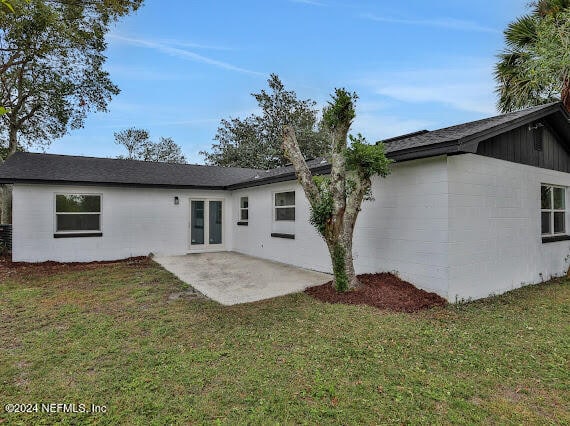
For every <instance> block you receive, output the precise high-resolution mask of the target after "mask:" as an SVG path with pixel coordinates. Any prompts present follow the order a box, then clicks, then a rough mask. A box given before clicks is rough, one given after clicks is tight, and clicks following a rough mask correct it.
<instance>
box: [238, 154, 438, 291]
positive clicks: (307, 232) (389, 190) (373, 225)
mask: <svg viewBox="0 0 570 426" xmlns="http://www.w3.org/2000/svg"><path fill="white" fill-rule="evenodd" d="M292 190H295V191H296V200H297V206H296V221H295V223H294V224H293V227H292V228H291V229H290V231H291V233H294V234H295V240H286V239H281V238H272V237H271V232H276V231H274V229H275V223H274V222H273V221H272V217H273V216H272V214H273V213H272V193H274V192H281V191H292ZM373 191H374V197H375V200H374V201H368V202H365V203H364V204H363V209H362V212H361V213H360V215H359V218H358V221H357V226H356V230H355V235H354V249H353V253H354V258H355V267H356V270H357V273H369V272H378V271H397V272H398V273H399V275H400V276H401V277H402V278H403V279H406V280H409V281H411V282H413V283H414V284H415V285H417V286H418V287H421V288H425V289H428V290H430V291H437V292H438V293H439V294H442V295H444V296H446V295H447V280H448V264H447V214H448V208H447V169H446V161H445V157H437V158H431V159H427V160H417V161H410V162H407V163H402V164H398V165H394V167H393V172H392V174H391V175H390V176H389V177H388V178H386V179H380V178H377V179H375V180H374V182H373ZM242 196H247V197H249V226H247V227H246V226H236V227H234V238H233V241H234V247H233V249H234V250H235V251H238V252H241V253H246V254H249V255H252V256H257V257H262V258H266V259H272V260H276V261H279V262H285V263H289V264H292V265H296V266H300V267H303V268H308V269H314V270H317V271H322V272H331V261H330V257H329V254H328V250H327V248H326V244H325V243H324V241H322V239H321V238H320V236H319V235H318V233H317V231H316V230H315V229H314V228H313V226H312V225H311V224H310V223H309V222H308V218H309V204H308V201H307V200H306V198H305V196H304V193H303V190H302V188H301V187H300V185H299V184H297V183H296V182H287V183H279V184H272V185H267V186H263V187H254V188H247V189H243V190H239V191H235V193H234V211H235V212H236V214H235V216H236V217H235V218H234V221H235V222H237V221H238V213H237V207H238V203H239V199H240V197H242Z"/></svg>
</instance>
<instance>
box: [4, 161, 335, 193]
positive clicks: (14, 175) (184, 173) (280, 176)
mask: <svg viewBox="0 0 570 426" xmlns="http://www.w3.org/2000/svg"><path fill="white" fill-rule="evenodd" d="M323 161H325V160H323V159H316V160H310V161H308V162H307V164H308V165H309V167H310V168H311V170H313V171H315V172H318V171H319V169H320V168H323V167H325V168H326V167H328V163H326V161H325V162H324V163H323ZM292 179H295V170H294V169H293V166H285V167H278V168H275V169H272V170H258V169H244V168H238V167H216V166H202V165H194V164H170V163H155V162H147V161H134V160H119V159H111V158H97V157H78V156H69V155H54V154H39V153H31V152H17V153H15V154H14V155H12V156H11V157H10V158H9V159H8V160H7V161H6V162H5V163H4V164H1V165H0V183H2V182H4V183H13V182H29V183H42V182H45V183H58V184H62V183H73V184H89V185H93V184H101V185H129V186H163V187H176V188H204V189H228V188H233V187H236V188H239V187H246V186H257V185H262V184H265V183H270V182H281V181H285V180H292Z"/></svg>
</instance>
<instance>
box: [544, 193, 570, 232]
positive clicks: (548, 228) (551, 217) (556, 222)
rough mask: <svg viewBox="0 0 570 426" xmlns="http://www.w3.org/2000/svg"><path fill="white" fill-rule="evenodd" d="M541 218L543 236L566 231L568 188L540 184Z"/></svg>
mask: <svg viewBox="0 0 570 426" xmlns="http://www.w3.org/2000/svg"><path fill="white" fill-rule="evenodd" d="M540 219H541V220H540V223H541V233H542V236H543V237H548V236H555V235H561V234H565V233H566V188H564V187H561V186H554V185H544V184H543V185H541V186H540Z"/></svg>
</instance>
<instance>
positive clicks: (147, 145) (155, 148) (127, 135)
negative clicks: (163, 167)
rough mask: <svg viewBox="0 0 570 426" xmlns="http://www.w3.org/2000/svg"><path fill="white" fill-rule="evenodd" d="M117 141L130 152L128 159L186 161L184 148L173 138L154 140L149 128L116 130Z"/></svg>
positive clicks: (182, 162) (160, 161)
mask: <svg viewBox="0 0 570 426" xmlns="http://www.w3.org/2000/svg"><path fill="white" fill-rule="evenodd" d="M115 143H116V144H117V145H123V146H124V147H125V148H126V149H127V152H128V155H127V156H126V157H123V156H122V155H120V156H118V157H117V158H123V159H126V160H140V161H152V162H158V163H179V164H184V163H186V158H185V157H184V154H182V149H181V148H180V146H178V145H177V144H176V143H175V142H174V140H173V139H172V138H163V137H161V138H160V139H159V141H158V142H152V141H151V140H150V136H149V133H148V131H147V130H144V129H136V128H134V127H131V128H129V129H125V130H121V131H119V132H115Z"/></svg>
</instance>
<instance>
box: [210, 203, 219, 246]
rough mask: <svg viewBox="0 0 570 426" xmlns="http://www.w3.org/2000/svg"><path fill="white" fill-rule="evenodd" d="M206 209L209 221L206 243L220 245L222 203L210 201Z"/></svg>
mask: <svg viewBox="0 0 570 426" xmlns="http://www.w3.org/2000/svg"><path fill="white" fill-rule="evenodd" d="M208 207H209V214H208V219H209V220H210V230H209V239H208V241H209V242H210V244H222V202H221V201H210V202H209V203H208Z"/></svg>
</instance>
